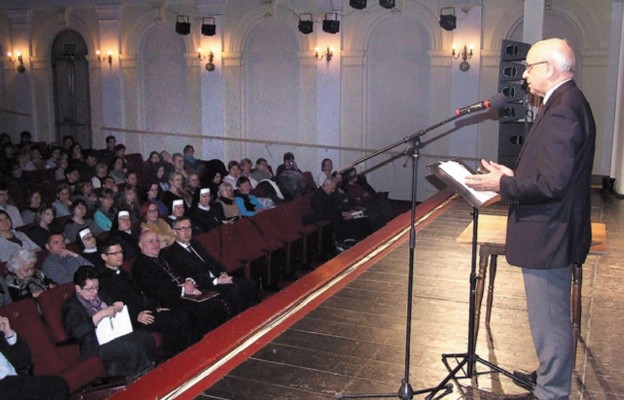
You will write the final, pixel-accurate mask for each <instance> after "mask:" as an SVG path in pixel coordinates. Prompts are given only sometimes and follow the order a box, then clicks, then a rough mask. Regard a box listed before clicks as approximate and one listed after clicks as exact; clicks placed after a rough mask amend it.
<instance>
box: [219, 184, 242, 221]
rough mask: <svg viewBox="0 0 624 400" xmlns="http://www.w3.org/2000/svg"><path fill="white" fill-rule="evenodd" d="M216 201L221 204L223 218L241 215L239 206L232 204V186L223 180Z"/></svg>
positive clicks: (233, 217)
mask: <svg viewBox="0 0 624 400" xmlns="http://www.w3.org/2000/svg"><path fill="white" fill-rule="evenodd" d="M217 203H219V204H221V208H222V209H223V215H224V216H225V219H228V220H231V219H235V218H239V217H240V216H241V211H240V208H238V206H237V205H236V204H234V188H233V187H232V185H231V184H229V183H227V182H223V183H222V184H221V185H220V186H219V194H218V199H217Z"/></svg>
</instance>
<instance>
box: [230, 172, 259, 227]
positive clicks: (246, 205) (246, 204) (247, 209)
mask: <svg viewBox="0 0 624 400" xmlns="http://www.w3.org/2000/svg"><path fill="white" fill-rule="evenodd" d="M236 186H238V192H239V193H238V196H236V198H235V200H234V203H235V204H236V206H237V207H238V209H239V210H240V213H241V215H242V216H244V217H253V216H254V215H256V213H258V212H260V211H262V210H263V205H262V203H261V202H260V200H258V198H257V197H256V196H254V195H253V194H250V192H251V182H250V181H249V178H247V177H246V176H241V177H240V178H238V181H236Z"/></svg>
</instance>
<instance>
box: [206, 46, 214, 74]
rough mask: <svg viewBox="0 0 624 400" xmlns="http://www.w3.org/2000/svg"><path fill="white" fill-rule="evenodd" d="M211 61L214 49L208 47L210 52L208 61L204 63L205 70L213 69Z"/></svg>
mask: <svg viewBox="0 0 624 400" xmlns="http://www.w3.org/2000/svg"><path fill="white" fill-rule="evenodd" d="M213 61H214V50H213V49H210V52H208V62H207V63H206V71H208V72H212V71H214V70H215V65H214V63H213Z"/></svg>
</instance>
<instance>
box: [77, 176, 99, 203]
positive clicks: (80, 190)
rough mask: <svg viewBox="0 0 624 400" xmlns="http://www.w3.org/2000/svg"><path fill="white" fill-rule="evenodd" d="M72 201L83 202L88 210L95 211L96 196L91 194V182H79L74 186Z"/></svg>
mask: <svg viewBox="0 0 624 400" xmlns="http://www.w3.org/2000/svg"><path fill="white" fill-rule="evenodd" d="M71 199H72V200H74V201H75V200H83V201H84V202H85V204H86V206H87V209H88V210H95V209H96V208H97V206H98V196H97V194H95V193H94V192H93V185H92V184H91V181H81V182H79V183H78V184H77V185H76V191H75V192H74V195H73V196H72V197H71Z"/></svg>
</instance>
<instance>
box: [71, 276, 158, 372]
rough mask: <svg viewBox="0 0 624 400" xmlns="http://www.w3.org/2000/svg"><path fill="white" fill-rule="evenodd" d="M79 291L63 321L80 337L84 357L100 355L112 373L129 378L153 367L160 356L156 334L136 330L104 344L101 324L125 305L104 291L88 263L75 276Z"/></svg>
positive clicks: (75, 335) (75, 284) (81, 355)
mask: <svg viewBox="0 0 624 400" xmlns="http://www.w3.org/2000/svg"><path fill="white" fill-rule="evenodd" d="M73 282H74V287H75V289H76V291H75V293H74V294H73V295H72V296H71V297H70V298H69V299H67V301H66V302H65V304H63V309H62V312H63V325H64V326H65V330H66V331H67V333H68V335H69V336H71V337H72V338H74V339H75V340H77V341H78V343H79V345H80V357H81V358H87V357H93V356H99V357H100V358H101V359H102V362H103V363H104V366H105V368H106V372H107V373H108V374H109V375H120V376H123V377H125V378H126V380H128V381H132V380H134V379H136V378H138V377H139V376H140V375H141V374H144V373H146V372H147V371H149V370H150V369H151V368H152V366H153V365H154V361H155V359H156V343H155V342H154V339H153V338H152V335H150V334H149V333H147V332H145V331H141V330H134V331H132V332H130V333H127V334H125V335H123V336H119V337H115V338H114V339H113V340H111V341H109V342H106V343H104V344H100V342H99V340H98V337H97V335H96V329H97V326H98V325H99V324H101V323H109V321H108V320H107V317H114V316H115V315H116V314H117V313H119V312H121V311H122V310H123V308H124V303H123V302H122V301H116V300H115V299H114V298H112V297H110V296H109V295H108V294H107V293H106V292H104V291H102V292H100V290H99V289H100V281H99V274H98V273H97V271H96V269H95V268H93V267H90V266H87V265H84V266H82V267H80V268H78V270H77V271H76V273H75V274H74V276H73Z"/></svg>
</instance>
